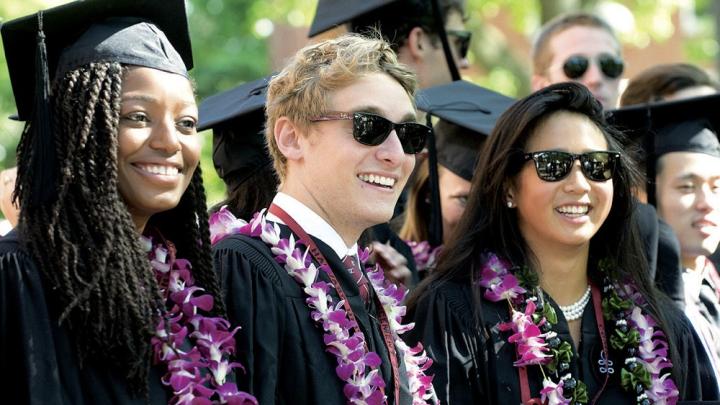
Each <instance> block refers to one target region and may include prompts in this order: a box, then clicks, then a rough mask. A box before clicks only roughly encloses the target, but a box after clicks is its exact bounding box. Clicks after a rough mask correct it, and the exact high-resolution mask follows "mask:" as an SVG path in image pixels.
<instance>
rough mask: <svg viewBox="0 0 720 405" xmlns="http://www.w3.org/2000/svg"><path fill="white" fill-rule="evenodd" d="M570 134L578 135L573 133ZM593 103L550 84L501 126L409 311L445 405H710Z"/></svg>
mask: <svg viewBox="0 0 720 405" xmlns="http://www.w3.org/2000/svg"><path fill="white" fill-rule="evenodd" d="M569 134H571V135H572V136H569ZM615 136H616V133H615V132H614V131H613V129H612V127H610V126H609V125H608V124H607V123H606V122H605V120H604V117H603V113H602V106H601V105H600V103H599V102H598V101H597V100H596V99H595V98H594V97H593V95H592V94H591V93H590V91H589V90H587V88H585V87H584V86H582V85H581V84H577V83H570V82H568V83H560V84H555V85H551V86H549V87H546V88H544V89H542V90H540V91H538V92H536V93H533V94H532V95H530V96H528V97H526V98H524V99H522V100H520V101H518V102H517V103H516V104H514V105H513V106H511V107H510V108H509V109H508V110H507V111H506V112H505V113H504V114H503V115H502V116H501V117H500V119H499V120H498V121H497V123H496V125H495V128H494V130H493V132H492V134H491V135H490V137H489V138H488V140H487V141H486V144H485V146H484V147H483V152H482V154H481V155H480V157H479V164H478V168H477V174H476V175H475V176H474V177H473V181H472V188H471V189H472V192H471V194H470V199H469V201H468V205H467V207H466V209H465V212H464V214H463V217H462V219H461V220H460V224H459V225H458V228H457V229H456V231H455V232H454V234H453V237H452V238H451V240H450V241H448V243H447V244H446V245H445V247H444V251H445V252H446V253H445V254H443V255H441V257H440V260H439V263H438V266H437V268H436V269H435V271H434V272H433V273H431V275H430V277H428V278H427V279H426V280H424V281H423V283H422V284H421V285H420V286H419V287H418V288H417V289H416V290H415V291H414V292H413V296H412V297H411V298H410V300H409V302H408V310H409V314H410V315H409V317H410V319H412V320H414V322H415V328H414V329H413V330H412V331H410V332H408V334H406V339H407V340H408V342H409V343H411V344H412V343H413V342H417V341H421V342H423V345H425V347H426V350H427V351H428V354H429V355H430V356H431V357H432V358H433V361H434V362H433V365H432V367H431V368H430V370H431V371H432V372H434V373H435V379H434V385H435V389H436V391H437V393H438V396H439V397H440V400H441V402H443V403H450V404H465V403H492V404H500V403H503V404H504V403H508V404H513V403H514V404H517V403H523V404H529V403H543V404H546V403H547V404H590V403H596V404H651V403H657V404H660V403H675V401H677V400H678V399H681V400H706V399H717V386H716V382H715V380H714V378H713V376H712V375H710V374H708V373H707V371H708V368H707V367H708V364H707V358H706V357H705V356H704V353H703V352H702V350H700V351H698V350H697V347H698V346H696V340H695V339H694V335H693V333H692V330H691V327H690V325H689V324H688V323H687V321H686V320H685V319H684V317H683V316H682V314H681V313H680V311H679V310H678V309H676V308H675V307H674V306H673V305H672V304H671V303H669V302H668V300H667V299H666V298H664V297H663V296H661V295H660V294H658V293H657V292H656V290H655V289H654V287H653V284H652V283H651V282H649V281H648V278H647V271H646V270H645V268H646V266H647V263H646V261H645V260H644V257H643V254H642V252H641V250H640V249H641V248H640V241H639V239H638V234H637V229H636V228H635V225H634V222H632V221H631V220H629V219H631V218H632V215H633V201H632V193H631V189H632V187H633V185H634V183H635V177H636V175H637V174H636V172H635V169H634V166H633V164H632V162H630V161H629V160H628V157H627V156H626V155H625V154H623V153H622V152H620V145H619V144H618V143H617V141H616V140H615Z"/></svg>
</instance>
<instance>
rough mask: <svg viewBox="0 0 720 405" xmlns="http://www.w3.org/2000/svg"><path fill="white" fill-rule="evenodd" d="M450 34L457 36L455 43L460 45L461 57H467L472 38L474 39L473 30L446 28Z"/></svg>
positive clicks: (446, 31) (459, 52)
mask: <svg viewBox="0 0 720 405" xmlns="http://www.w3.org/2000/svg"><path fill="white" fill-rule="evenodd" d="M445 33H446V34H447V35H448V36H451V37H454V38H455V43H456V44H457V47H458V54H459V55H460V57H461V58H466V57H467V54H468V51H470V40H471V39H472V32H470V31H460V30H445Z"/></svg>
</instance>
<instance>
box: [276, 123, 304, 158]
mask: <svg viewBox="0 0 720 405" xmlns="http://www.w3.org/2000/svg"><path fill="white" fill-rule="evenodd" d="M273 136H274V137H275V143H276V144H277V147H278V149H279V150H280V153H282V154H283V156H285V158H286V159H287V160H300V159H301V158H302V156H303V152H304V148H303V142H301V137H302V136H303V135H302V132H301V131H300V128H299V127H298V126H297V124H295V123H294V122H293V121H292V120H291V119H290V118H288V117H280V118H278V120H277V121H275V128H274V130H273Z"/></svg>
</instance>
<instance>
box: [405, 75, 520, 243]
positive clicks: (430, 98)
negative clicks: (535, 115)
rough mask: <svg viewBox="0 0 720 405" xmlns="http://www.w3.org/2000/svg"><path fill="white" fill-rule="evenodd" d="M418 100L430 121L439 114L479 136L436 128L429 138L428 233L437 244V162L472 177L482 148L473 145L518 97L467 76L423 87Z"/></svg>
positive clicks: (439, 230) (439, 222)
mask: <svg viewBox="0 0 720 405" xmlns="http://www.w3.org/2000/svg"><path fill="white" fill-rule="evenodd" d="M415 100H416V103H417V108H418V109H419V110H421V111H425V112H426V113H427V121H428V125H429V124H430V119H431V117H432V116H435V117H438V118H440V119H441V120H443V121H447V122H449V123H451V124H454V125H457V126H460V127H463V128H465V129H466V130H467V134H468V135H471V136H472V135H475V137H476V139H475V141H474V142H473V140H472V139H464V140H463V139H462V138H458V136H457V135H450V137H451V138H448V139H444V138H445V135H446V134H443V133H442V132H438V133H437V134H436V133H435V132H436V131H433V132H432V133H431V138H432V139H430V140H428V152H429V153H428V163H429V165H430V201H431V206H432V210H431V218H430V229H429V230H428V231H429V232H428V233H429V234H430V239H431V242H430V243H431V244H434V245H435V246H437V244H439V243H440V242H441V241H442V217H441V215H442V214H441V211H440V192H439V186H438V178H437V164H438V163H439V164H441V165H443V166H445V167H447V168H448V169H450V170H452V171H453V172H454V173H455V174H457V175H459V176H461V177H463V178H465V179H468V180H470V179H472V173H473V171H474V168H475V163H476V159H477V154H478V151H477V149H475V150H473V148H472V147H469V146H471V145H477V146H479V144H480V142H481V141H480V140H479V138H482V137H486V136H489V135H490V133H491V132H492V130H493V128H494V127H495V122H496V121H497V119H498V118H499V117H500V115H502V113H503V112H505V110H506V109H508V108H509V107H510V106H511V105H512V104H513V103H514V102H515V100H514V99H513V98H511V97H507V96H504V95H502V94H500V93H496V92H494V91H492V90H489V89H486V88H483V87H480V86H478V85H475V84H472V83H470V82H466V81H463V80H459V81H455V82H451V83H448V84H444V85H441V86H435V87H431V88H428V89H424V90H421V91H420V92H418V94H417V96H416V97H415ZM443 121H440V122H439V123H438V124H439V125H440V126H441V127H442V126H444V124H442V122H443ZM437 129H438V127H436V130H437ZM461 136H462V135H461ZM435 137H437V142H435Z"/></svg>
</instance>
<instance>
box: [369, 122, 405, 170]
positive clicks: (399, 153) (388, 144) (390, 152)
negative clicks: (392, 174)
mask: <svg viewBox="0 0 720 405" xmlns="http://www.w3.org/2000/svg"><path fill="white" fill-rule="evenodd" d="M376 156H377V158H378V159H379V160H381V161H382V162H384V163H385V164H386V165H388V166H391V167H396V166H398V165H400V164H401V163H402V161H403V159H404V158H405V156H406V154H405V151H404V150H403V148H402V143H400V138H399V137H398V135H397V132H396V131H395V130H394V129H393V130H392V132H390V135H388V137H387V139H385V141H384V142H383V143H381V144H380V145H378V146H377V149H376Z"/></svg>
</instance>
